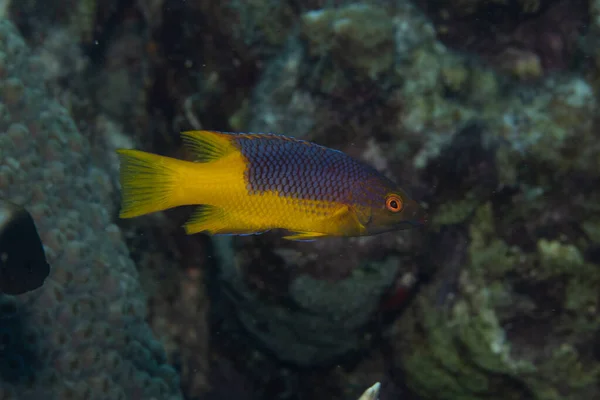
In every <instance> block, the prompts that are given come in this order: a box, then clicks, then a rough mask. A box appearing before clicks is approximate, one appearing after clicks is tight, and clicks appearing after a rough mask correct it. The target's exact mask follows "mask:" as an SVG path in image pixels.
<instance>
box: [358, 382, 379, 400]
mask: <svg viewBox="0 0 600 400" xmlns="http://www.w3.org/2000/svg"><path fill="white" fill-rule="evenodd" d="M380 388H381V384H380V383H379V382H375V384H374V385H373V386H371V387H370V388H368V389H367V390H366V391H365V392H364V393H363V394H362V396H360V397H359V399H358V400H378V399H379V389H380Z"/></svg>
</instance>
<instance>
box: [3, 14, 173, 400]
mask: <svg viewBox="0 0 600 400" xmlns="http://www.w3.org/2000/svg"><path fill="white" fill-rule="evenodd" d="M0 54H1V56H0V59H1V60H2V65H1V66H0V96H1V98H2V102H1V111H0V132H2V133H1V134H0V148H1V149H2V157H3V158H2V163H1V164H0V195H1V196H2V197H4V198H8V199H11V200H12V201H14V202H16V203H18V204H23V205H26V207H27V208H28V210H29V211H30V213H31V214H32V216H33V218H34V220H35V222H36V225H37V226H38V230H39V232H40V236H41V238H42V241H43V243H44V245H45V251H46V255H47V258H48V261H49V263H50V264H51V273H50V277H49V278H48V280H47V281H46V283H45V284H44V286H43V287H42V288H40V289H38V290H36V291H34V292H31V293H28V294H25V295H22V296H5V295H3V296H1V297H0V302H1V303H2V306H1V307H0V308H1V310H2V316H1V317H0V319H1V321H2V324H1V326H0V329H1V330H2V348H1V349H0V353H1V362H0V380H1V382H2V383H1V385H0V386H1V388H2V389H1V391H2V398H6V399H11V398H19V399H40V398H44V399H67V398H70V399H87V398H98V399H100V398H102V399H104V398H106V399H142V398H143V399H153V398H156V399H158V398H160V399H178V398H180V393H179V378H178V376H177V373H176V372H175V371H174V370H173V369H172V368H171V367H170V366H168V365H167V363H166V359H165V354H164V350H163V348H162V346H161V344H160V343H159V342H157V341H156V340H155V339H154V337H153V335H152V333H151V331H150V328H149V327H148V325H147V324H146V322H145V320H144V319H145V313H146V304H145V298H144V296H143V294H142V292H141V290H140V286H139V282H138V274H137V272H136V269H135V266H134V264H133V262H132V261H131V260H130V259H129V256H128V250H127V248H126V246H125V242H124V240H123V237H122V234H121V231H120V229H119V228H118V227H116V226H115V225H114V224H112V223H111V220H112V216H113V212H114V208H113V207H114V206H113V204H114V203H113V199H112V193H113V187H112V185H111V184H110V179H109V177H108V175H107V174H106V173H105V172H104V171H103V170H101V169H99V168H97V167H96V165H95V164H94V162H93V160H92V159H91V148H90V144H89V142H88V140H87V139H86V138H85V137H83V136H82V135H81V134H80V133H79V132H78V130H77V128H76V126H75V124H74V122H73V120H72V119H71V117H70V116H69V114H68V112H67V111H66V110H65V109H64V108H62V107H61V106H59V105H58V104H57V103H56V102H54V101H53V100H50V98H49V96H48V93H47V92H46V90H45V88H44V87H43V73H44V65H43V64H42V63H41V60H40V59H39V58H36V57H33V56H32V55H31V54H30V51H29V50H28V48H27V46H26V45H25V43H24V41H23V39H22V38H21V37H20V35H19V34H17V32H16V30H15V28H14V27H13V25H12V24H11V23H10V22H8V21H7V20H5V19H2V20H0Z"/></svg>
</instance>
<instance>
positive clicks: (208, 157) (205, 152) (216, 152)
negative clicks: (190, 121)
mask: <svg viewBox="0 0 600 400" xmlns="http://www.w3.org/2000/svg"><path fill="white" fill-rule="evenodd" d="M181 139H182V140H183V145H184V146H185V148H186V149H188V150H189V151H190V152H192V154H193V155H194V157H195V160H196V161H199V162H210V161H215V160H218V159H220V158H223V157H225V156H226V155H228V154H230V153H232V152H234V151H237V149H236V147H235V146H234V145H233V143H232V141H231V140H232V137H231V136H229V135H226V134H223V133H220V132H214V131H186V132H181Z"/></svg>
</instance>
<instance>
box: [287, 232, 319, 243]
mask: <svg viewBox="0 0 600 400" xmlns="http://www.w3.org/2000/svg"><path fill="white" fill-rule="evenodd" d="M327 236H329V235H327V234H326V233H320V232H293V234H292V235H288V236H284V237H283V238H284V239H286V240H295V241H298V242H312V241H314V240H315V239H316V238H321V237H327Z"/></svg>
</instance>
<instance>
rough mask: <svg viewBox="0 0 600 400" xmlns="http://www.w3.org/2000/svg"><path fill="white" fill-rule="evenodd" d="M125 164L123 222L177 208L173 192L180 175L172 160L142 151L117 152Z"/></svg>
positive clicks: (121, 179)
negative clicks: (127, 219)
mask: <svg viewBox="0 0 600 400" xmlns="http://www.w3.org/2000/svg"><path fill="white" fill-rule="evenodd" d="M117 153H118V154H119V158H120V161H121V170H120V175H119V178H120V182H121V212H120V214H119V217H120V218H133V217H137V216H140V215H144V214H149V213H153V212H156V211H162V210H166V209H167V208H171V207H174V206H176V205H177V204H173V202H172V197H173V190H174V189H175V188H176V187H177V183H178V174H177V170H176V169H175V168H174V164H175V163H177V162H179V160H175V159H172V158H169V157H163V156H159V155H156V154H151V153H146V152H144V151H139V150H126V149H119V150H117Z"/></svg>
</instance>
